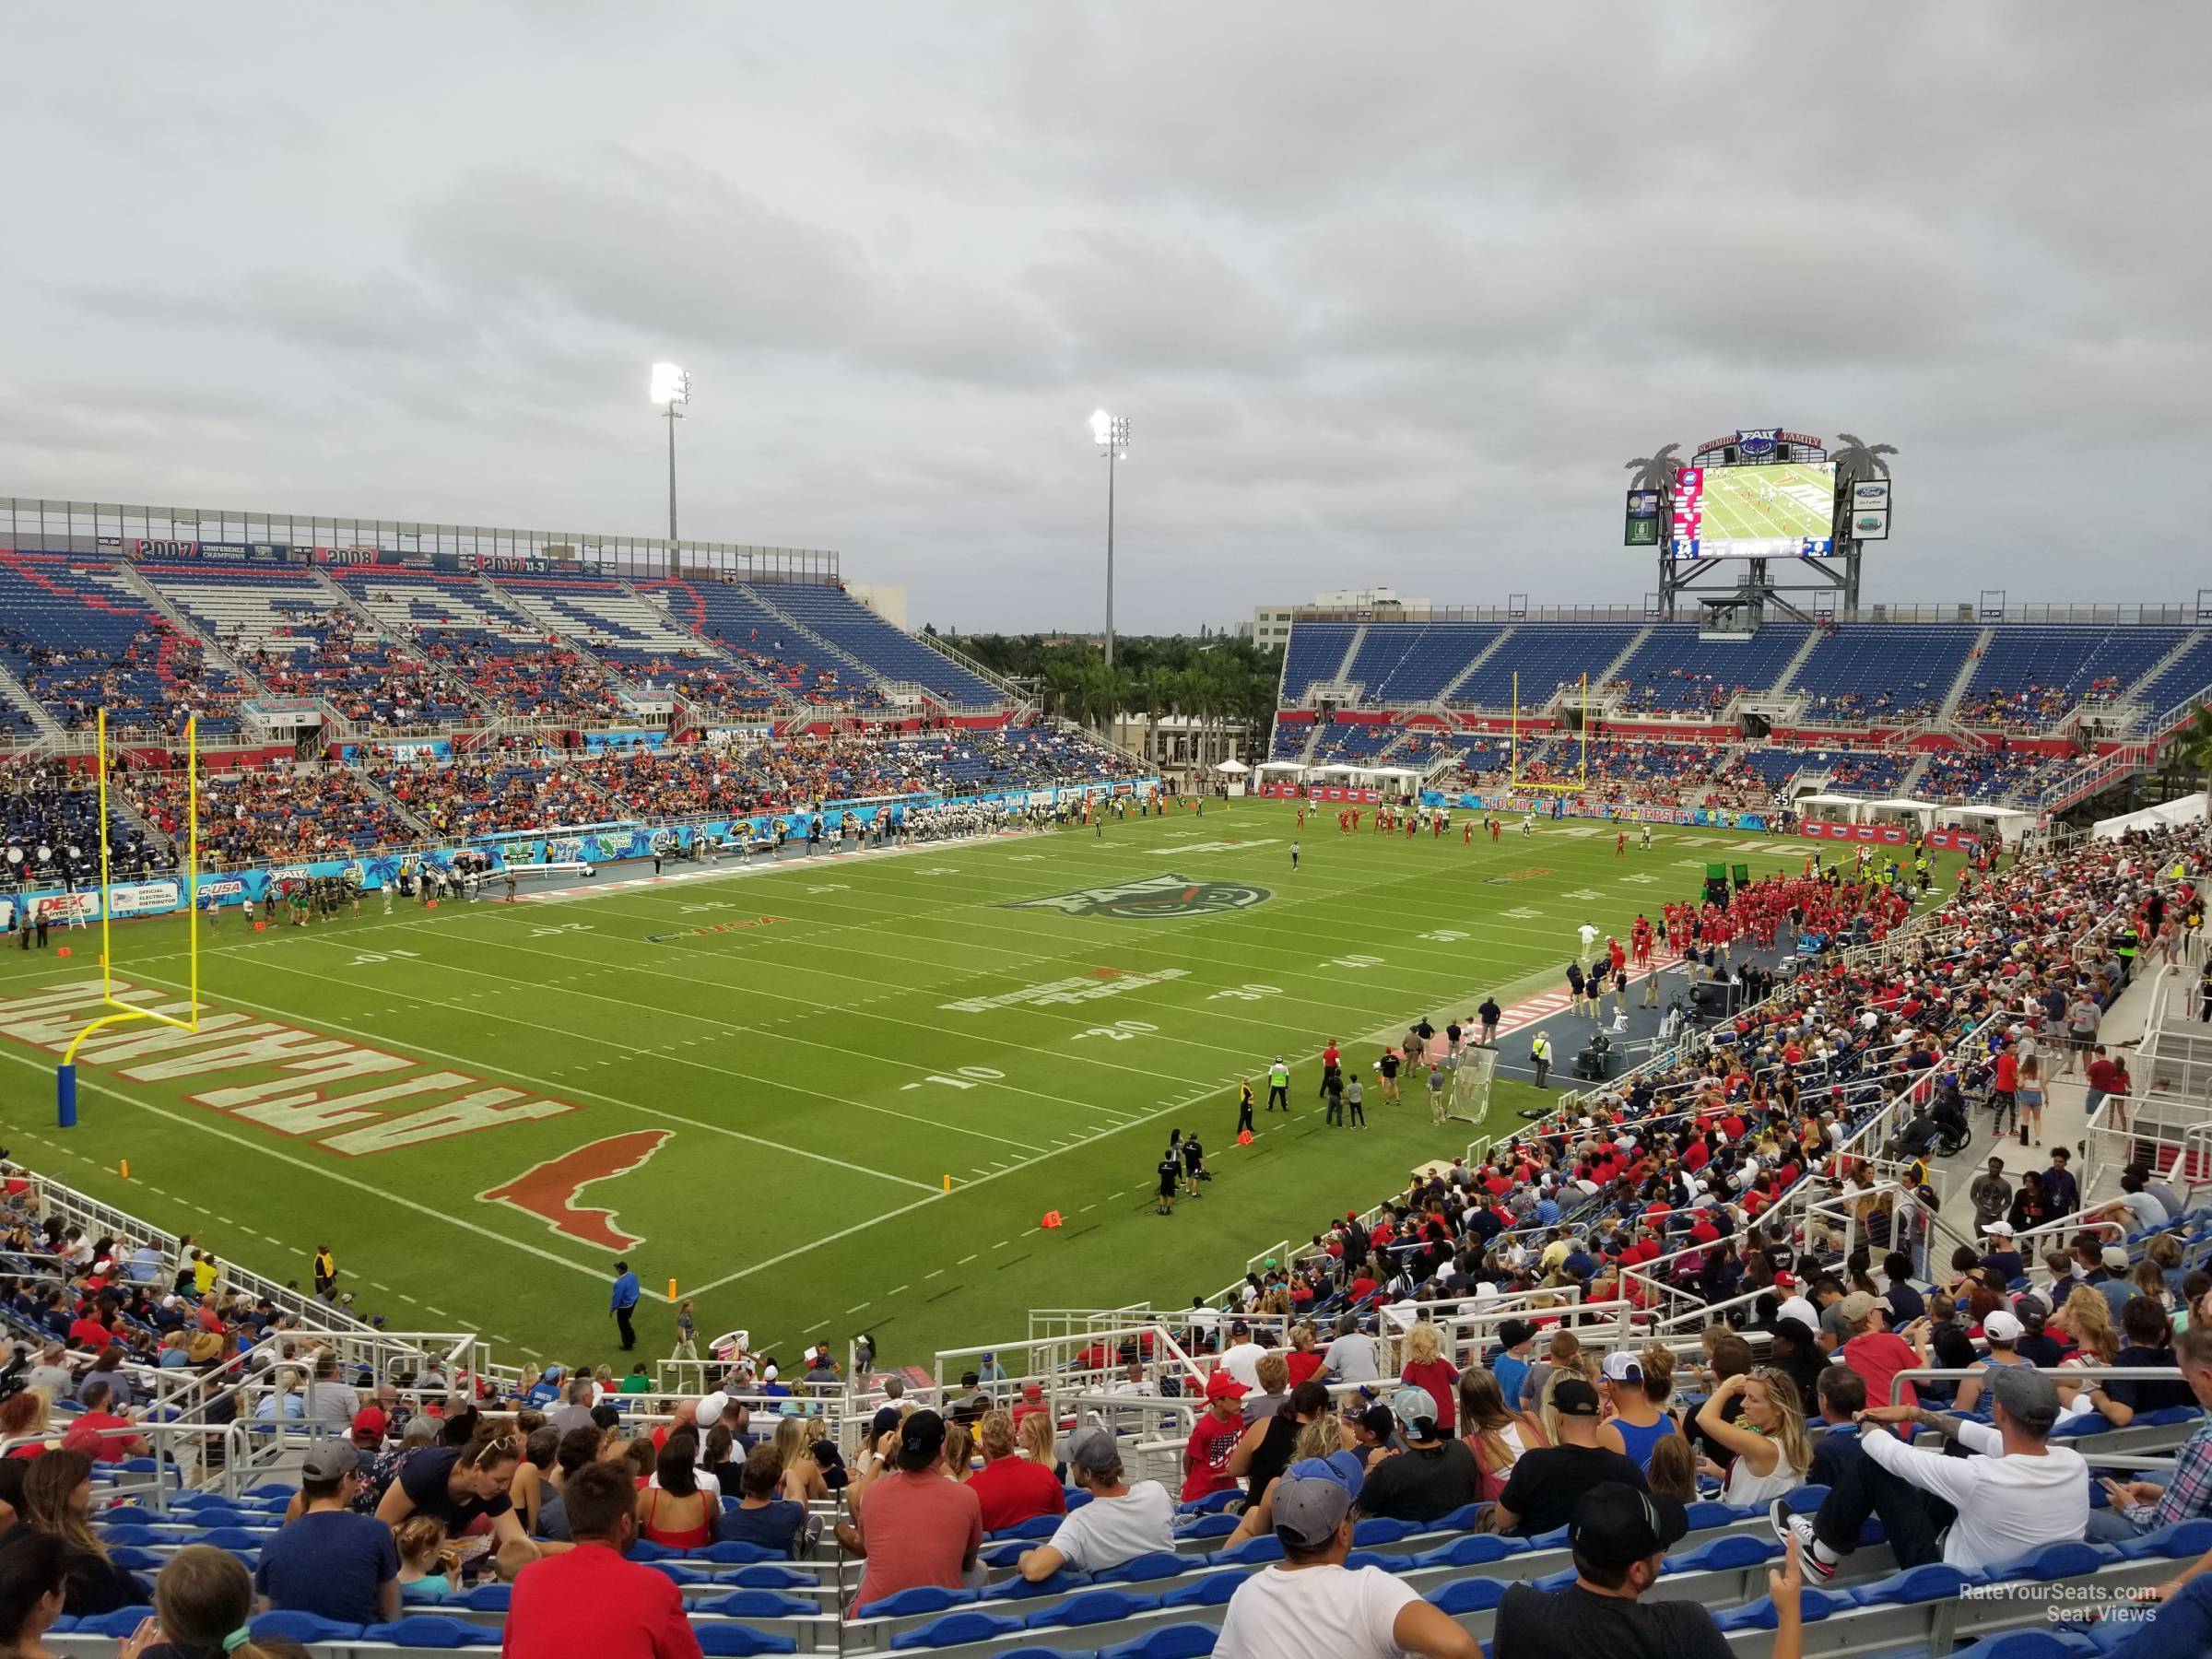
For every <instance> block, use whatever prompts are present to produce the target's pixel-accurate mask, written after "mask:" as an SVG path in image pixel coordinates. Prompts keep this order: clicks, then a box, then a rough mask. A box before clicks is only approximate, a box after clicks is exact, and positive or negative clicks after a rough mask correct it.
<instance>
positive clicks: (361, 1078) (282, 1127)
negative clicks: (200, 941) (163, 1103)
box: [0, 980, 579, 1158]
mask: <svg viewBox="0 0 2212 1659" xmlns="http://www.w3.org/2000/svg"><path fill="white" fill-rule="evenodd" d="M115 999H116V1000H117V1001H118V1002H122V1003H126V1004H130V1005H133V1006H141V1007H147V1008H153V1009H156V1010H158V1011H159V1012H161V1013H164V1014H171V1015H176V1016H179V1017H182V1016H184V1015H187V1014H189V1013H191V1012H192V1005H191V1003H190V1002H189V1001H188V1000H187V999H185V998H183V997H179V996H174V995H172V994H170V993H168V992H165V991H157V990H152V989H149V988H147V987H142V986H134V985H131V984H128V983H126V982H124V981H122V980H117V981H116V982H115ZM103 1007H104V1005H103V1003H102V1001H101V997H100V982H99V981H98V980H86V981H82V982H75V983H65V984H57V985H47V986H44V987H42V988H41V989H40V990H38V991H36V992H33V993H32V994H29V995H28V996H10V997H0V1037H5V1038H7V1039H9V1040H11V1041H16V1042H20V1043H25V1044H28V1045H29V1046H31V1047H33V1048H38V1049H42V1050H44V1051H45V1052H47V1053H53V1054H59V1053H62V1052H63V1051H64V1050H65V1049H66V1048H67V1047H68V1046H69V1044H70V1042H71V1041H72V1040H73V1039H74V1038H75V1037H76V1034H77V1032H78V1031H79V1030H81V1029H83V1027H84V1024H85V1022H86V1021H87V1020H88V1019H90V1018H93V1017H94V1016H95V1015H97V1014H99V1013H100V1012H101V1011H102V1010H103ZM76 1063H77V1065H80V1066H82V1067H85V1068H87V1069H88V1070H93V1071H106V1072H112V1074H113V1075H114V1076H116V1077H119V1078H123V1079H125V1080H127V1081H129V1082H133V1083H149V1084H157V1085H158V1084H177V1083H181V1082H182V1080H183V1079H185V1078H191V1079H194V1083H195V1085H198V1084H199V1080H201V1079H206V1083H205V1085H201V1086H200V1092H198V1093H196V1094H191V1095H185V1096H183V1097H182V1098H183V1100H185V1102H186V1103H187V1104H190V1105H194V1106H199V1107H204V1108H206V1109H207V1110H209V1111H212V1112H220V1113H222V1114H224V1115H226V1116H229V1117H233V1118H240V1119H243V1120H244V1121H246V1122H248V1123H251V1124H257V1125H259V1126H260V1127H261V1128H264V1129H273V1130H275V1131H276V1132H277V1134H279V1135H289V1136H292V1137H294V1138H296V1139H307V1138H309V1137H314V1138H315V1145H317V1146H319V1147H322V1148H323V1149H324V1151H327V1152H335V1153H336V1154H338V1155H339V1156H341V1157H344V1158H359V1157H362V1156H364V1155H366V1154H368V1153H371V1152H389V1151H392V1150H393V1149H394V1148H395V1147H411V1146H414V1145H416V1144H417V1143H418V1142H421V1141H432V1140H443V1139H446V1138H447V1137H449V1136H452V1135H471V1134H474V1133H476V1132H477V1130H480V1129H497V1128H499V1127H500V1125H502V1124H515V1123H529V1122H534V1121H535V1120H537V1119H539V1118H549V1117H559V1116H560V1115H561V1114H562V1113H564V1112H575V1111H578V1110H579V1108H578V1107H576V1106H575V1105H573V1104H572V1103H571V1102H569V1101H567V1100H545V1099H542V1098H535V1097H533V1096H531V1095H530V1094H529V1093H528V1092H527V1091H526V1090H524V1089H520V1088H503V1087H500V1086H499V1085H496V1084H488V1083H487V1082H486V1081H485V1079H483V1078H482V1077H471V1076H470V1075H469V1074H467V1073H466V1072H458V1071H452V1070H446V1069H441V1068H437V1067H433V1066H431V1065H429V1063H428V1062H425V1061H421V1060H418V1059H416V1058H414V1057H413V1056H412V1055H408V1054H394V1053H386V1052H385V1051H383V1050H382V1049H372V1048H366V1047H363V1046H362V1045H360V1044H359V1043H354V1042H347V1041H345V1040H344V1039H342V1038H337V1037H325V1036H324V1035H322V1034H321V1033H320V1032H316V1031H309V1030H300V1028H299V1027H297V1026H292V1025H287V1024H285V1023H284V1022H283V1021H281V1020H275V1019H257V1018H253V1016H252V1015H248V1014H240V1013H233V1012H229V1011H225V1010H221V1009H216V1008H211V1007H209V1006H208V1005H206V1004H205V1003H203V1004H202V1005H201V1006H200V1029H199V1030H196V1031H187V1030H181V1029H179V1028H177V1027H175V1026H166V1025H154V1024H147V1025H120V1026H113V1027H111V1028H109V1029H108V1030H104V1031H100V1032H99V1033H97V1034H96V1035H94V1036H92V1037H90V1038H88V1039H87V1040H86V1041H85V1043H84V1045H83V1046H82V1047H81V1048H79V1049H78V1050H77V1062H76ZM342 1082H359V1083H367V1084H369V1087H366V1088H354V1089H351V1090H349V1091H348V1090H341V1089H337V1088H332V1087H330V1086H331V1085H334V1084H337V1083H342ZM333 1130H339V1131H342V1133H338V1134H332V1133H331V1131H333Z"/></svg>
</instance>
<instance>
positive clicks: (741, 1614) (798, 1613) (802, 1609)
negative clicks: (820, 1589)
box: [691, 1586, 972, 1618]
mask: <svg viewBox="0 0 2212 1659" xmlns="http://www.w3.org/2000/svg"><path fill="white" fill-rule="evenodd" d="M916 1588H921V1586H916ZM901 1594H903V1592H901ZM885 1599H886V1600H889V1599H892V1598H890V1597H886V1598H885ZM971 1599H972V1598H971ZM950 1605H951V1604H949V1603H947V1606H950ZM691 1607H692V1610H693V1611H694V1612H699V1613H720V1614H722V1615H723V1616H724V1618H813V1617H814V1616H815V1615H816V1614H818V1613H819V1612H820V1611H821V1610H822V1608H821V1604H820V1603H818V1602H815V1601H809V1600H808V1599H807V1598H806V1596H803V1595H787V1594H784V1593H783V1592H782V1591H781V1590H733V1591H731V1592H730V1593H729V1594H727V1595H725V1596H724V1597H722V1598H721V1599H720V1600H719V1601H710V1602H695V1603H692V1604H691ZM941 1610H942V1609H940V1608H936V1607H928V1608H923V1607H912V1608H908V1609H906V1611H909V1612H916V1613H920V1612H931V1613H935V1612H939V1611H941Z"/></svg>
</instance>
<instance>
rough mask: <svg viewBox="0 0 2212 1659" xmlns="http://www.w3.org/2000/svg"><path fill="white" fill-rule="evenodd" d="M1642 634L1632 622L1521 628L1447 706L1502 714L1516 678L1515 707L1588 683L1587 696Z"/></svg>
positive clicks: (1538, 624)
mask: <svg viewBox="0 0 2212 1659" xmlns="http://www.w3.org/2000/svg"><path fill="white" fill-rule="evenodd" d="M1641 631H1642V625H1641V623H1635V622H1521V623H1516V624H1515V625H1514V627H1513V631H1512V633H1511V634H1510V635H1508V636H1507V637H1506V639H1505V641H1504V642H1503V643H1502V644H1500V646H1499V647H1498V649H1497V650H1496V651H1494V652H1492V653H1490V655H1489V657H1488V660H1486V661H1485V662H1484V663H1483V665H1482V666H1481V667H1479V668H1477V669H1476V670H1475V672H1474V673H1473V674H1471V675H1469V676H1468V677H1466V679H1465V680H1464V681H1463V682H1462V683H1461V684H1460V687H1459V688H1458V689H1457V690H1455V691H1454V692H1453V693H1452V701H1453V704H1454V705H1455V706H1457V705H1465V706H1468V707H1472V708H1481V709H1502V708H1505V707H1507V706H1509V705H1510V704H1511V703H1512V700H1513V676H1514V675H1515V674H1516V673H1517V674H1519V675H1520V677H1521V704H1522V707H1524V708H1528V707H1532V706H1535V705H1539V704H1543V703H1547V702H1549V701H1550V700H1551V699H1552V697H1553V695H1554V694H1555V693H1556V692H1558V691H1559V689H1560V688H1562V687H1566V686H1576V687H1578V688H1579V685H1580V682H1581V679H1582V677H1583V675H1585V674H1586V675H1588V676H1589V677H1590V694H1591V696H1592V698H1593V699H1594V698H1595V697H1596V696H1597V695H1598V693H1599V690H1600V686H1601V681H1602V680H1603V678H1604V676H1605V672H1606V669H1607V668H1608V667H1610V666H1611V665H1612V663H1613V659H1614V658H1615V657H1617V656H1618V655H1619V654H1620V653H1622V652H1623V651H1625V650H1627V649H1628V646H1629V641H1631V640H1633V639H1634V638H1635V637H1636V636H1637V634H1639V633H1640V632H1641Z"/></svg>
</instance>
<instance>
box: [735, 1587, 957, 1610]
mask: <svg viewBox="0 0 2212 1659" xmlns="http://www.w3.org/2000/svg"><path fill="white" fill-rule="evenodd" d="M743 1594H774V1593H773V1592H761V1591H750V1592H745V1593H743ZM974 1599H975V1592H974V1591H972V1590H947V1588H945V1586H944V1585H942V1584H909V1585H908V1586H907V1587H906V1588H905V1589H903V1590H897V1591H893V1592H892V1593H891V1594H888V1595H886V1596H883V1597H881V1598H880V1599H878V1600H876V1601H872V1602H870V1603H868V1604H867V1605H866V1606H862V1607H855V1608H853V1618H901V1617H903V1616H906V1615H909V1614H914V1613H942V1612H944V1611H945V1609H946V1608H947V1607H959V1606H966V1605H967V1604H968V1603H970V1602H971V1601H973V1600H974ZM702 1605H705V1604H702ZM713 1610H714V1611H716V1612H723V1611H725V1610H734V1609H724V1608H723V1607H721V1606H719V1605H716V1606H714V1607H713ZM800 1611H802V1612H806V1613H811V1612H813V1611H814V1608H813V1606H811V1605H809V1606H806V1607H803V1608H801V1609H800Z"/></svg>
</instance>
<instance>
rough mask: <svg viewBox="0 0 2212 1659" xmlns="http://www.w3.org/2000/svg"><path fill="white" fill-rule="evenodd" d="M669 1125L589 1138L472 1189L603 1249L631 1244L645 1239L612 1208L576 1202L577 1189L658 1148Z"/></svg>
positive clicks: (670, 1132)
mask: <svg viewBox="0 0 2212 1659" xmlns="http://www.w3.org/2000/svg"><path fill="white" fill-rule="evenodd" d="M674 1133H675V1131H674V1130H672V1129H637V1130H633V1131H631V1132H630V1133H629V1134H628V1135H610V1136H608V1137H607V1138H606V1140H595V1141H593V1142H592V1143H591V1144H590V1145H589V1146H584V1147H577V1148H576V1149H575V1150H574V1151H573V1152H564V1153H562V1154H561V1155H560V1156H559V1158H549V1159H547V1160H546V1161H545V1162H544V1163H541V1164H534V1165H532V1166H531V1167H530V1168H529V1169H527V1170H524V1171H523V1172H522V1173H521V1174H520V1175H517V1176H516V1177H515V1178H514V1179H513V1180H512V1181H510V1182H504V1183H503V1184H501V1185H499V1186H496V1187H493V1188H491V1189H490V1190H489V1191H488V1192H482V1193H478V1194H477V1199H478V1200H479V1201H480V1202H482V1203H485V1204H504V1205H507V1206H510V1207H511V1208H513V1209H519V1210H521V1211H523V1212H524V1214H525V1215H532V1216H535V1217H537V1218H539V1219H540V1220H542V1221H543V1222H545V1224H546V1225H547V1227H548V1228H550V1229H551V1230H553V1231H555V1232H557V1233H561V1234H565V1235H566V1236H567V1237H569V1238H571V1239H581V1240H582V1241H583V1242H584V1243H586V1244H596V1245H598V1246H599V1247H600V1248H601V1249H602V1250H611V1251H617V1252H620V1251H625V1250H634V1249H636V1248H637V1246H639V1245H640V1244H642V1243H643V1242H645V1241H644V1240H643V1239H642V1238H641V1237H640V1236H638V1235H637V1234H635V1233H627V1232H624V1231H622V1230H621V1229H619V1228H618V1227H617V1226H616V1225H615V1212H614V1211H613V1210H606V1209H587V1208H582V1207H579V1206H578V1205H577V1203H576V1198H577V1195H578V1194H580V1193H582V1191H583V1189H584V1188H585V1187H587V1186H589V1185H591V1184H592V1182H594V1181H607V1180H611V1179H612V1178H613V1177H615V1176H617V1175H627V1174H629V1171H632V1170H634V1169H636V1168H638V1167H639V1166H640V1165H641V1164H642V1163H643V1162H644V1161H645V1160H646V1159H649V1158H651V1157H652V1156H653V1154H654V1153H655V1152H658V1151H659V1150H660V1149H661V1143H662V1142H663V1141H665V1140H666V1139H667V1138H668V1137H669V1136H670V1135H673V1134H674Z"/></svg>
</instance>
